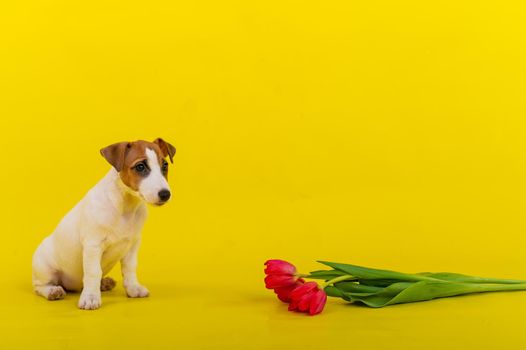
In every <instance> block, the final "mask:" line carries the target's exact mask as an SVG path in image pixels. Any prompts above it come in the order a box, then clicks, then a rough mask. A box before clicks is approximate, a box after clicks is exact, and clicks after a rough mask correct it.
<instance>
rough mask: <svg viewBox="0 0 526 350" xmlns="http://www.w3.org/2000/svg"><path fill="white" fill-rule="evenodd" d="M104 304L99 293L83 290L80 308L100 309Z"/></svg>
mask: <svg viewBox="0 0 526 350" xmlns="http://www.w3.org/2000/svg"><path fill="white" fill-rule="evenodd" d="M101 304H102V300H101V297H100V292H99V294H96V293H88V292H82V294H81V295H80V299H79V309H83V310H95V309H98V308H99V307H100V306H101Z"/></svg>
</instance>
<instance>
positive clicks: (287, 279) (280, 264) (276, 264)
mask: <svg viewBox="0 0 526 350" xmlns="http://www.w3.org/2000/svg"><path fill="white" fill-rule="evenodd" d="M265 265H266V266H267V267H266V268H265V273H266V274H267V277H265V286H266V287H267V289H275V288H285V287H290V286H295V287H296V286H297V285H296V282H297V281H298V276H297V274H296V267H295V266H294V265H292V264H291V263H289V262H286V261H283V260H268V261H267V262H265ZM284 293H285V292H284ZM286 294H288V293H286Z"/></svg>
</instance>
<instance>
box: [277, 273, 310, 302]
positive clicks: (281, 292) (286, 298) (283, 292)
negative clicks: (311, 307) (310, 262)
mask: <svg viewBox="0 0 526 350" xmlns="http://www.w3.org/2000/svg"><path fill="white" fill-rule="evenodd" d="M303 283H305V281H304V280H303V279H302V278H300V279H298V280H297V281H296V282H295V283H294V284H291V285H288V286H285V287H278V288H275V289H274V293H276V294H277V295H278V299H279V300H281V301H282V302H284V303H288V302H290V293H292V291H293V290H294V289H296V287H299V286H301V285H302V284H303Z"/></svg>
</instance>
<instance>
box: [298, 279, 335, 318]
mask: <svg viewBox="0 0 526 350" xmlns="http://www.w3.org/2000/svg"><path fill="white" fill-rule="evenodd" d="M326 301H327V294H326V293H325V291H324V290H323V289H320V288H319V287H318V284H317V283H316V282H307V283H305V284H302V285H301V286H299V287H296V288H295V289H294V290H293V291H292V292H291V293H290V305H289V310H290V311H299V312H308V313H309V314H310V315H316V314H319V313H320V312H322V310H323V307H324V306H325V302H326Z"/></svg>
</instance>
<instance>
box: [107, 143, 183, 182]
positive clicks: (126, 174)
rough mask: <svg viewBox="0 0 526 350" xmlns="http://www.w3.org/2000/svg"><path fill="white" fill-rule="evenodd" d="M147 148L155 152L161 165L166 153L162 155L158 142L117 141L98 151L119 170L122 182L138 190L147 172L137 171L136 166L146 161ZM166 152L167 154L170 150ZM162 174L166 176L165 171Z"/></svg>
mask: <svg viewBox="0 0 526 350" xmlns="http://www.w3.org/2000/svg"><path fill="white" fill-rule="evenodd" d="M170 146H171V145H170ZM171 147H173V146H171ZM147 149H151V150H152V151H154V152H155V154H156V155H157V160H158V161H159V166H160V167H162V166H163V163H164V157H165V156H166V155H164V152H163V151H162V149H161V148H160V146H159V144H158V143H154V142H148V141H143V140H138V141H134V142H119V143H115V144H113V145H110V146H108V147H105V148H103V149H101V150H100V153H101V154H102V156H103V157H104V158H106V160H107V161H108V162H109V163H110V164H111V165H112V166H113V167H114V168H115V170H117V171H118V172H119V176H120V178H121V180H122V182H124V184H125V185H126V186H128V187H129V188H131V189H132V190H134V191H138V190H139V185H140V183H141V181H142V180H143V179H144V178H146V177H147V176H148V174H147V173H141V172H139V171H138V170H137V168H136V167H137V165H138V164H140V163H143V162H146V160H147V156H146V150H147ZM174 149H175V148H174ZM168 152H169V153H168V155H169V154H170V152H171V151H168ZM174 152H175V151H174ZM173 154H175V153H173ZM173 154H172V155H173ZM163 175H165V176H166V174H165V173H163Z"/></svg>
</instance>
